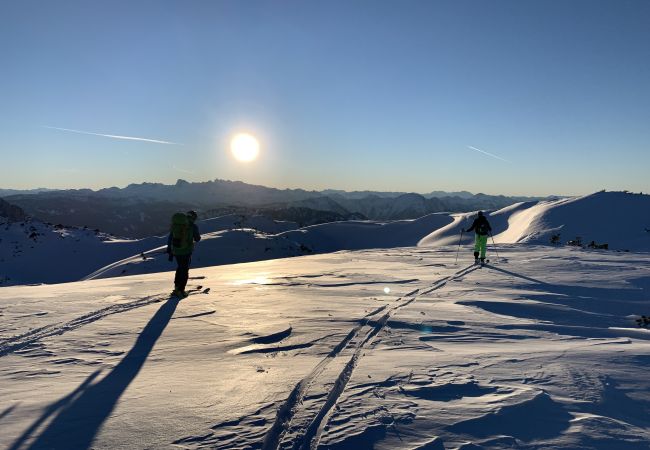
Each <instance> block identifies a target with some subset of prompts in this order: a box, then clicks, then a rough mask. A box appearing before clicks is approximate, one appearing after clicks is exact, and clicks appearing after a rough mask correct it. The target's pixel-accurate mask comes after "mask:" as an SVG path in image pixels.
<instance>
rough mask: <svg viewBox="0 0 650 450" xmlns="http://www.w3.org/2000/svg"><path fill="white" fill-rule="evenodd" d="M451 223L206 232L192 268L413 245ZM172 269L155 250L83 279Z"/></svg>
mask: <svg viewBox="0 0 650 450" xmlns="http://www.w3.org/2000/svg"><path fill="white" fill-rule="evenodd" d="M451 220H452V219H451V218H450V217H449V215H447V214H430V215H428V216H425V217H421V218H420V219H416V220H399V221H394V222H373V221H346V222H332V223H326V224H320V225H313V226H309V227H305V228H301V229H298V230H293V231H288V232H285V233H279V234H276V235H269V234H261V233H257V232H255V231H254V230H248V229H241V230H230V231H223V232H217V233H206V234H203V235H202V239H201V242H200V243H198V244H197V245H196V248H195V251H194V254H193V255H192V266H193V267H206V266H215V265H221V264H234V263H240V262H249V261H262V260H266V259H274V258H286V257H292V256H300V255H306V254H311V253H327V252H334V251H339V250H355V249H369V248H394V247H405V246H413V245H415V244H417V242H418V241H419V240H420V239H421V238H422V237H423V236H426V235H427V234H428V233H429V232H430V231H431V230H432V229H435V228H437V227H440V226H442V225H444V224H446V223H448V222H450V221H451ZM201 231H203V229H202V230H201ZM174 267H175V263H174V262H169V261H168V259H167V255H166V254H164V247H159V248H155V249H153V250H151V251H148V252H145V253H144V254H143V255H140V254H138V255H135V256H132V257H129V258H126V259H124V260H121V261H117V262H115V263H112V264H110V265H108V266H106V267H103V268H101V269H99V270H97V271H95V272H93V273H92V274H91V275H89V276H88V277H87V279H96V278H107V277H115V276H126V275H136V274H137V275H139V274H145V273H154V272H162V271H165V270H170V269H171V268H174Z"/></svg>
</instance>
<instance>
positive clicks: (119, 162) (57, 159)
mask: <svg viewBox="0 0 650 450" xmlns="http://www.w3.org/2000/svg"><path fill="white" fill-rule="evenodd" d="M648 23H650V2H648V1H645V0H636V1H634V0H616V1H614V0H612V1H607V2H604V1H596V0H570V1H563V0H552V1H516V0H515V1H480V0H477V1H463V0H454V1H451V0H450V1H428V0H427V1H376V0H373V1H323V2H315V1H274V2H263V1H246V2H241V1H234V0H233V1H190V2H187V1H185V2H182V1H173V2H172V1H150V2H147V1H138V2H131V1H128V2H127V1H124V2H121V1H110V2H109V1H104V2H88V1H59V2H41V1H31V0H27V1H20V2H17V1H4V2H0V58H1V61H2V64H1V67H2V70H0V98H1V99H2V100H1V101H0V154H1V156H2V167H3V171H2V172H3V173H2V181H1V182H0V187H5V188H9V187H12V188H31V187H37V186H45V187H55V188H64V187H73V188H78V187H91V188H99V187H105V186H115V185H116V186H124V185H126V184H129V183H133V182H142V181H152V182H154V181H156V182H165V183H173V182H175V180H176V179H177V178H184V179H186V180H190V181H203V180H209V179H214V178H223V179H232V180H242V181H245V182H249V183H255V184H264V185H268V186H274V187H280V188H284V187H302V188H306V189H324V188H337V189H347V190H363V189H374V190H396V191H414V192H429V191H432V190H461V189H465V190H469V191H473V192H485V193H492V194H497V193H501V194H513V195H514V194H521V195H548V194H585V193H589V192H593V191H597V190H601V189H608V190H610V189H611V190H617V189H628V190H632V191H648V190H650V182H648V181H647V179H649V178H650V177H649V176H648V168H649V167H650V126H649V125H648V124H649V123H650V120H649V119H650V83H648V80H650V27H649V26H648ZM47 127H59V128H67V129H74V130H81V131H87V132H93V133H99V134H109V135H119V136H130V137H139V138H148V139H154V140H160V141H169V142H174V143H180V144H182V145H169V144H162V143H153V142H146V141H135V140H124V139H116V138H111V137H103V136H97V135H89V134H79V133H72V132H68V131H62V130H56V129H53V128H47ZM241 131H246V132H249V133H252V134H253V135H255V136H257V138H258V139H259V140H260V143H261V154H260V157H259V158H258V160H257V161H255V162H254V163H248V164H243V163H239V162H236V161H234V160H233V158H232V157H231V155H230V153H229V149H228V144H229V141H230V139H231V137H232V136H233V135H234V134H236V133H237V132H241ZM470 147H474V148H477V149H480V150H483V151H485V152H488V153H490V154H492V155H495V156H498V157H499V158H500V159H498V158H495V157H491V156H489V155H486V154H484V153H481V152H478V151H476V150H473V149H471V148H470ZM504 160H505V161H504Z"/></svg>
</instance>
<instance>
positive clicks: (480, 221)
mask: <svg viewBox="0 0 650 450" xmlns="http://www.w3.org/2000/svg"><path fill="white" fill-rule="evenodd" d="M472 230H474V233H475V235H474V263H475V264H478V258H479V252H480V256H481V264H485V250H486V248H487V238H488V234H490V232H491V231H492V227H491V226H490V222H488V220H487V219H486V218H485V216H484V215H483V211H479V212H478V217H477V218H476V219H474V222H473V223H472V226H471V227H469V228H468V229H467V230H465V229H463V233H464V232H465V231H468V232H469V231H472Z"/></svg>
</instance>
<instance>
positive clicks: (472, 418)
mask: <svg viewBox="0 0 650 450" xmlns="http://www.w3.org/2000/svg"><path fill="white" fill-rule="evenodd" d="M455 250H456V249H455V247H446V248H422V247H411V248H400V249H385V250H365V251H353V252H339V253H335V254H328V255H318V256H309V257H301V258H292V259H285V260H275V261H265V262H258V263H248V264H239V265H232V266H221V267H212V268H201V269H194V270H192V272H191V275H192V276H194V277H205V278H200V279H194V280H190V283H191V285H197V284H201V285H202V286H204V287H210V291H209V292H208V293H207V294H203V293H201V292H198V293H195V294H193V295H192V296H190V297H188V298H187V299H184V300H182V301H180V302H177V301H174V300H168V299H167V297H165V296H164V295H163V294H164V293H165V292H166V290H169V285H170V283H171V279H172V277H173V274H172V273H169V272H167V273H158V274H152V275H144V276H133V277H122V278H117V279H108V280H94V281H84V282H78V283H69V284H61V285H56V286H26V287H9V288H1V289H0V293H1V294H2V295H0V299H1V300H0V314H2V319H3V321H2V322H1V323H2V326H0V357H1V358H2V365H0V427H1V428H2V429H3V433H2V434H1V435H0V446H3V447H6V448H12V449H13V448H16V449H18V448H46V447H48V446H50V447H54V448H90V447H91V446H92V448H97V449H102V448H165V447H176V448H187V449H192V448H266V449H272V448H283V449H284V448H322V449H326V448H331V449H359V448H377V449H388V448H392V449H395V448H405V449H436V448H437V449H443V448H444V449H465V450H469V449H470V448H473V449H476V448H484V449H502V448H526V449H529V448H535V449H542V448H544V449H548V448H554V449H574V448H587V449H588V448H594V449H606V448H607V449H610V448H617V449H618V448H620V449H644V448H648V442H650V435H649V434H648V426H649V425H650V423H649V420H650V419H648V417H650V416H649V415H648V412H650V395H649V394H648V393H647V389H646V388H647V367H648V364H650V347H649V346H648V339H649V338H650V332H648V331H647V330H644V329H639V328H636V326H635V324H634V317H635V315H638V314H644V313H648V312H649V311H647V307H648V301H649V300H650V265H649V264H648V263H649V262H650V257H649V256H648V255H646V254H626V253H615V252H605V251H593V252H592V251H584V250H580V249H575V248H549V247H535V246H501V247H500V248H499V253H500V255H501V256H502V260H500V261H495V260H493V262H494V264H493V265H490V266H486V267H483V268H478V267H475V266H469V265H468V264H467V261H468V259H470V260H471V255H470V254H468V252H467V250H465V251H464V252H463V253H461V257H460V264H459V265H454V264H453V262H454V258H455ZM494 259H496V258H494ZM384 287H390V289H391V292H390V294H385V293H384V290H383V288H384ZM152 295H153V296H154V297H151V296H152ZM158 295H160V298H158V297H156V296H158ZM156 300H160V301H156ZM149 301H151V302H150V303H147V302H149ZM141 303H142V304H141ZM118 305H122V306H120V307H119V308H115V309H111V308H113V307H114V306H116V307H117V306H118ZM125 305H127V306H125ZM43 313H46V314H43ZM5 319H6V320H5ZM88 319H91V320H88ZM43 327H45V328H44V330H45V332H44V333H42V332H41V331H38V330H37V331H36V332H32V331H33V330H30V329H31V328H43ZM55 331H56V332H55ZM30 333H32V334H30ZM38 333H42V334H38ZM32 338H34V339H33V340H31V341H29V342H27V341H28V340H29V339H32ZM22 344H25V345H22ZM16 345H19V347H16ZM12 346H14V347H13V348H12Z"/></svg>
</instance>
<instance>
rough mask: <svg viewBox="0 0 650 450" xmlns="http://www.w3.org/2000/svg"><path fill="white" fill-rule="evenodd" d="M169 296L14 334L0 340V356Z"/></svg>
mask: <svg viewBox="0 0 650 450" xmlns="http://www.w3.org/2000/svg"><path fill="white" fill-rule="evenodd" d="M166 297H167V296H166V295H164V294H158V295H152V296H150V297H145V298H140V299H137V300H134V301H132V302H129V303H121V304H118V305H111V306H107V307H105V308H102V309H98V310H96V311H92V312H89V313H88V314H84V315H83V316H79V317H76V318H74V319H72V320H69V321H67V322H63V323H54V324H50V325H45V326H43V327H39V328H35V329H33V330H30V331H28V332H26V333H23V334H20V335H18V336H13V337H10V338H8V339H5V340H3V341H0V357H2V356H6V355H8V354H10V353H13V352H15V351H16V350H20V349H21V348H25V347H27V346H29V345H31V344H33V343H34V342H37V341H40V340H41V339H45V338H47V337H50V336H57V335H60V334H63V333H67V332H68V331H72V330H76V329H77V328H80V327H83V326H84V325H88V324H90V323H93V322H96V321H97V320H100V319H103V318H104V317H106V316H110V315H113V314H119V313H123V312H127V311H130V310H132V309H135V308H141V307H143V306H147V305H151V304H152V303H158V302H161V301H162V300H164V299H165V298H166Z"/></svg>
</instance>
